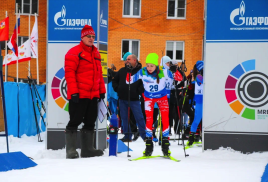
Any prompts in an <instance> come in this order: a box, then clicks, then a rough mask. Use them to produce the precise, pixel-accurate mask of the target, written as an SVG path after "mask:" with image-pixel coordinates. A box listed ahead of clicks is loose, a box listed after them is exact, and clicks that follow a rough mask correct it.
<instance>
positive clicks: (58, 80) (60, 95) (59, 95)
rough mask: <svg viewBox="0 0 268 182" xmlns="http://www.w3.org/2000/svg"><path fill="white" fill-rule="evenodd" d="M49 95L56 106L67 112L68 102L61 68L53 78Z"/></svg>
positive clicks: (63, 73)
mask: <svg viewBox="0 0 268 182" xmlns="http://www.w3.org/2000/svg"><path fill="white" fill-rule="evenodd" d="M51 93H52V97H53V99H54V100H55V102H56V104H57V105H58V106H59V107H60V108H62V109H64V110H65V111H68V110H69V101H68V100H67V85H66V80H65V71H64V68H61V69H60V70H59V71H58V72H57V73H56V74H55V76H54V77H53V79H52V84H51Z"/></svg>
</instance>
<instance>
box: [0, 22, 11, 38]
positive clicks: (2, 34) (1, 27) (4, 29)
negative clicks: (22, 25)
mask: <svg viewBox="0 0 268 182" xmlns="http://www.w3.org/2000/svg"><path fill="white" fill-rule="evenodd" d="M8 32H9V17H6V18H5V19H4V20H2V21H0V41H5V40H8Z"/></svg>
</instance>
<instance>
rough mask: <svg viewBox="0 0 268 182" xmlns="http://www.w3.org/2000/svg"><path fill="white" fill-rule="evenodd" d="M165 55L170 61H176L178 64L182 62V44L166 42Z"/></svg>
mask: <svg viewBox="0 0 268 182" xmlns="http://www.w3.org/2000/svg"><path fill="white" fill-rule="evenodd" d="M166 55H167V56H169V57H170V58H171V60H177V61H179V62H181V61H182V60H184V42H175V41H167V46H166Z"/></svg>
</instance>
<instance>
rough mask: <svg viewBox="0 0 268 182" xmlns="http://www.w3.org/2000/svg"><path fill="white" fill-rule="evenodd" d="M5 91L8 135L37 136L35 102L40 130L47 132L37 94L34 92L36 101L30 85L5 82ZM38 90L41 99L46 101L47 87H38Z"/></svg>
mask: <svg viewBox="0 0 268 182" xmlns="http://www.w3.org/2000/svg"><path fill="white" fill-rule="evenodd" d="M4 89H5V98H6V113H7V114H6V115H7V126H8V135H13V136H15V137H18V136H19V137H20V136H22V135H24V134H26V135H27V136H33V135H36V134H37V128H36V122H35V117H34V111H33V101H34V105H35V110H36V116H37V121H38V126H39V129H40V131H45V129H46V128H45V125H44V124H43V122H42V120H41V117H40V113H39V111H38V108H37V104H36V95H35V92H34V90H32V91H33V99H34V100H32V96H31V90H30V86H29V84H26V83H15V82H5V83H4ZM37 90H38V92H39V94H40V96H41V99H42V100H43V101H45V98H46V92H45V90H46V86H45V85H38V86H37ZM37 97H38V96H37ZM39 106H40V107H41V102H39ZM44 117H45V116H44Z"/></svg>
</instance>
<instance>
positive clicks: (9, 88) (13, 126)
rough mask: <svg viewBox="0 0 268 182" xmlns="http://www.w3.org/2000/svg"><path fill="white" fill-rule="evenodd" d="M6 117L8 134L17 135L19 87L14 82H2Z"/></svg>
mask: <svg viewBox="0 0 268 182" xmlns="http://www.w3.org/2000/svg"><path fill="white" fill-rule="evenodd" d="M4 90H5V101H6V102H5V103H6V118H7V129H8V134H9V135H13V136H14V137H18V124H19V122H18V121H19V108H18V94H19V87H18V84H17V83H16V82H4Z"/></svg>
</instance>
